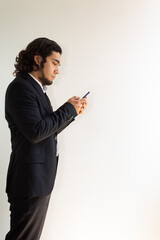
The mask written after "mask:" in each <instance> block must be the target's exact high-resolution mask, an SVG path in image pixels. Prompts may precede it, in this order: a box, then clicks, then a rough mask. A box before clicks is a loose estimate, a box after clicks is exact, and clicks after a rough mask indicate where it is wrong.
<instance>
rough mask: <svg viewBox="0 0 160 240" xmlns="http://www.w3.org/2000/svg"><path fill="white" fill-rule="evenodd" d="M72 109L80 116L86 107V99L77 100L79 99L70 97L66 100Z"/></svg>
mask: <svg viewBox="0 0 160 240" xmlns="http://www.w3.org/2000/svg"><path fill="white" fill-rule="evenodd" d="M68 102H69V103H71V104H72V105H73V106H74V108H75V109H76V112H77V114H78V115H79V114H82V113H83V112H84V110H85V109H86V107H87V104H88V103H87V99H86V98H81V99H80V98H79V97H72V98H70V99H69V100H68Z"/></svg>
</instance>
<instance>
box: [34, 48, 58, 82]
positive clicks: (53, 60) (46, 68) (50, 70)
mask: <svg viewBox="0 0 160 240" xmlns="http://www.w3.org/2000/svg"><path fill="white" fill-rule="evenodd" d="M60 64H61V55H60V53H58V52H52V54H51V55H50V56H48V57H46V62H45V63H44V65H43V67H42V68H40V69H39V71H38V78H39V80H40V82H41V83H42V85H51V84H52V83H53V80H54V79H55V77H56V75H57V74H58V73H59V66H60Z"/></svg>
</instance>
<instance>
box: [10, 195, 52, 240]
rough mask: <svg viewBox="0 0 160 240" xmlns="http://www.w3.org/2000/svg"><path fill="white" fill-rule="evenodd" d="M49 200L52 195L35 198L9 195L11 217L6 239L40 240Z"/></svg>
mask: <svg viewBox="0 0 160 240" xmlns="http://www.w3.org/2000/svg"><path fill="white" fill-rule="evenodd" d="M49 200H50V195H48V196H44V197H33V198H15V197H13V196H8V202H9V203H10V211H11V215H10V217H11V218H10V231H9V232H8V233H7V235H6V238H5V240H39V239H40V236H41V232H42V229H43V225H44V221H45V217H46V213H47V209H48V204H49Z"/></svg>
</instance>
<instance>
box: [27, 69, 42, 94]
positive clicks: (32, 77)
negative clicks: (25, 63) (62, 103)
mask: <svg viewBox="0 0 160 240" xmlns="http://www.w3.org/2000/svg"><path fill="white" fill-rule="evenodd" d="M28 74H29V75H30V76H31V77H32V78H33V79H34V80H35V81H36V82H37V83H38V84H39V85H40V87H41V88H42V91H43V92H44V93H46V91H47V87H46V85H42V83H40V82H39V81H38V80H37V79H36V78H35V77H34V76H33V75H32V74H30V73H28Z"/></svg>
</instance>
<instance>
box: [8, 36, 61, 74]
mask: <svg viewBox="0 0 160 240" xmlns="http://www.w3.org/2000/svg"><path fill="white" fill-rule="evenodd" d="M52 51H54V52H59V53H60V54H62V49H61V47H60V46H59V45H58V44H57V43H56V42H55V41H53V40H50V39H48V38H37V39H35V40H33V41H32V42H31V43H29V44H28V46H27V47H26V49H25V50H22V51H21V52H20V53H19V55H18V56H17V57H16V59H15V60H16V63H15V65H14V66H15V68H16V69H15V71H14V73H13V75H15V76H18V75H20V74H21V73H29V72H32V71H33V70H34V71H35V70H38V69H39V68H40V67H43V65H44V63H45V62H46V57H48V56H49V55H51V53H52ZM35 55H40V56H41V57H42V62H41V66H40V67H39V66H38V65H37V64H36V62H35V61H34V56H35Z"/></svg>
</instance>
